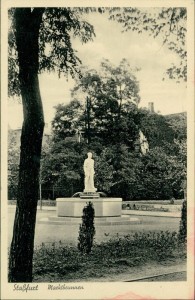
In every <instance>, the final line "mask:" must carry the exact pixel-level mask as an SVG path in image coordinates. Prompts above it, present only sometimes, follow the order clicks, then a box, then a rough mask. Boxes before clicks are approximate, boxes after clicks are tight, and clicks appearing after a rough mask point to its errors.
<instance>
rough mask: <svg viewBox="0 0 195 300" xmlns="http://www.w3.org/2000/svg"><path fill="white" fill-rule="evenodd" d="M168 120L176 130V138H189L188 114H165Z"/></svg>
mask: <svg viewBox="0 0 195 300" xmlns="http://www.w3.org/2000/svg"><path fill="white" fill-rule="evenodd" d="M165 118H166V120H167V122H168V123H169V124H170V126H171V128H172V129H173V131H174V137H175V139H177V140H179V141H182V140H186V139H187V114H186V113H178V114H171V115H166V116H165Z"/></svg>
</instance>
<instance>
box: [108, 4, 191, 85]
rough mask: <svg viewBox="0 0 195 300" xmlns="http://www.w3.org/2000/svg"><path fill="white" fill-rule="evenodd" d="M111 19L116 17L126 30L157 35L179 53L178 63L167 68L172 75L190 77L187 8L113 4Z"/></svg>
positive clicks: (170, 48) (172, 77)
mask: <svg viewBox="0 0 195 300" xmlns="http://www.w3.org/2000/svg"><path fill="white" fill-rule="evenodd" d="M110 19H111V20H117V21H118V22H119V23H120V24H121V25H122V28H123V31H129V30H132V31H136V32H138V33H139V34H141V33H142V32H143V31H145V32H148V33H149V34H150V35H151V36H153V37H154V38H159V39H160V41H161V42H162V46H163V45H165V44H166V45H167V47H168V49H169V50H171V51H173V52H174V53H176V54H177V56H178V58H179V62H178V65H174V64H173V65H172V66H170V68H168V69H167V74H168V75H169V77H170V78H171V79H175V80H177V81H180V80H184V81H186V80H187V49H186V33H187V9H186V8H185V7H166V8H164V7H161V8H150V9H149V10H148V9H145V8H141V9H140V8H134V7H123V8H118V7H115V8H112V9H111V10H110Z"/></svg>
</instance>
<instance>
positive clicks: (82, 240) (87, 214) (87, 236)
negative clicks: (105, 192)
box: [78, 202, 95, 254]
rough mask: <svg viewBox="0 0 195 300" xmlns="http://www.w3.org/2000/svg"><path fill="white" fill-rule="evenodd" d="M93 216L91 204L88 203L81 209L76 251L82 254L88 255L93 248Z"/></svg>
mask: <svg viewBox="0 0 195 300" xmlns="http://www.w3.org/2000/svg"><path fill="white" fill-rule="evenodd" d="M94 215H95V211H94V208H93V204H92V203H91V202H89V203H88V204H87V206H85V207H84V208H83V216H82V224H81V225H80V229H79V237H78V240H79V243H78V249H79V250H80V251H81V252H82V253H86V254H89V253H90V252H91V249H92V246H93V240H94V235H95V227H94Z"/></svg>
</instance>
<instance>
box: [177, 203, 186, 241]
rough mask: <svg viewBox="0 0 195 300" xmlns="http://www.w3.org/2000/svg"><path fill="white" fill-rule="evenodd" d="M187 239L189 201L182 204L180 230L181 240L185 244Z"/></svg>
mask: <svg viewBox="0 0 195 300" xmlns="http://www.w3.org/2000/svg"><path fill="white" fill-rule="evenodd" d="M186 238H187V201H186V200H184V201H183V204H182V211H181V220H180V228H179V240H180V241H182V242H185V241H186Z"/></svg>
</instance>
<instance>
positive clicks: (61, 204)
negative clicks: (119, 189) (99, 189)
mask: <svg viewBox="0 0 195 300" xmlns="http://www.w3.org/2000/svg"><path fill="white" fill-rule="evenodd" d="M89 201H90V202H91V203H92V204H93V207H94V210H95V217H120V216H121V211H122V198H95V199H84V198H82V199H81V198H57V199H56V206H57V216H58V217H75V218H77V217H82V215H83V208H84V207H85V206H86V204H87V203H88V202H89Z"/></svg>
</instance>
